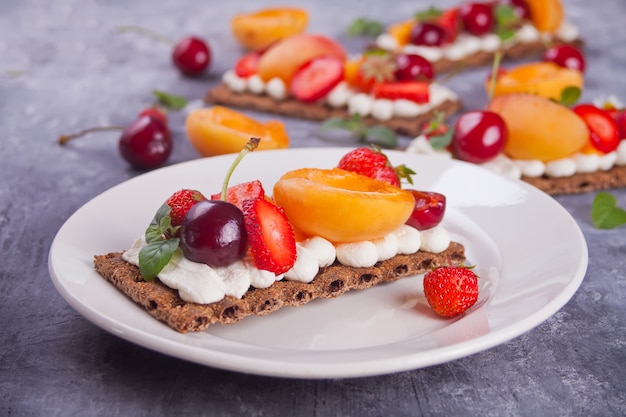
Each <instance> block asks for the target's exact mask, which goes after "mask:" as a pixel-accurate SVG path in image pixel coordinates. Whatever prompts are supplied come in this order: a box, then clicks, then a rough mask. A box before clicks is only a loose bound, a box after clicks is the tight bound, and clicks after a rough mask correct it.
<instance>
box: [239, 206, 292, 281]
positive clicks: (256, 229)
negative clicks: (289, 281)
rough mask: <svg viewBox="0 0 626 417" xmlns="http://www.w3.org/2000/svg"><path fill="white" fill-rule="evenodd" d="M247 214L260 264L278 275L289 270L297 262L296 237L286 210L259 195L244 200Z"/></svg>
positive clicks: (252, 243)
mask: <svg viewBox="0 0 626 417" xmlns="http://www.w3.org/2000/svg"><path fill="white" fill-rule="evenodd" d="M243 213H244V220H245V226H246V232H247V234H248V240H249V243H250V252H251V253H252V257H253V258H254V264H255V265H256V267H257V268H258V269H261V270H265V271H270V272H273V273H274V274H276V275H280V274H283V273H285V272H287V271H289V270H290V269H291V268H292V267H293V264H294V262H295V261H296V239H295V235H294V231H293V227H292V226H291V223H289V220H288V219H287V215H286V214H285V212H284V210H283V209H282V208H280V207H278V206H276V205H274V204H273V203H271V202H270V201H268V200H266V199H265V198H257V199H254V200H246V201H244V203H243Z"/></svg>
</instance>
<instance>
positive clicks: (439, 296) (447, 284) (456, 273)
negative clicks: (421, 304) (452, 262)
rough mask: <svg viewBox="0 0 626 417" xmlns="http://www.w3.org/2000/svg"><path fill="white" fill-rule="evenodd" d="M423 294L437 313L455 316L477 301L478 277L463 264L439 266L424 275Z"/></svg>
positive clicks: (449, 316) (448, 316) (444, 315)
mask: <svg viewBox="0 0 626 417" xmlns="http://www.w3.org/2000/svg"><path fill="white" fill-rule="evenodd" d="M424 295H425V296H426V300H427V301H428V304H429V305H430V306H431V307H432V309H433V310H434V311H435V312H436V313H437V314H439V315H440V316H443V317H447V318H452V317H456V316H458V315H459V314H462V313H464V312H465V311H467V310H468V309H469V308H470V307H472V306H473V305H474V304H476V301H478V277H477V276H476V274H475V273H474V272H473V271H472V270H471V269H469V268H466V267H463V266H458V267H440V268H437V269H434V270H432V271H430V272H428V273H426V275H424Z"/></svg>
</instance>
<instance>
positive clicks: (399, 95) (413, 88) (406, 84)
mask: <svg viewBox="0 0 626 417" xmlns="http://www.w3.org/2000/svg"><path fill="white" fill-rule="evenodd" d="M372 94H373V95H374V97H376V98H386V99H389V100H398V99H405V100H410V101H414V102H416V103H422V104H423V103H428V102H429V101H430V92H429V90H428V83H424V82H421V81H402V82H396V83H381V84H377V85H375V86H374V87H373V88H372Z"/></svg>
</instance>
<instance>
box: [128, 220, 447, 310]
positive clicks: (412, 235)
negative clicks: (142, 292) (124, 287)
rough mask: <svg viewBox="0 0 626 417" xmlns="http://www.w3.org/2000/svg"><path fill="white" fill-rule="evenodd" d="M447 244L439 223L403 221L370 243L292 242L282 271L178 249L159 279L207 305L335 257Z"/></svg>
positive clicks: (353, 258) (131, 258)
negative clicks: (194, 257)
mask: <svg viewBox="0 0 626 417" xmlns="http://www.w3.org/2000/svg"><path fill="white" fill-rule="evenodd" d="M145 244H146V241H145V239H144V238H143V237H140V238H138V239H136V240H135V242H134V243H133V245H132V247H131V248H130V249H128V250H126V251H125V252H124V254H123V255H122V257H123V258H124V260H125V261H126V262H128V263H131V264H133V265H137V266H138V265H139V251H140V250H141V248H142V247H143V246H144V245H145ZM449 245H450V236H449V234H448V231H447V230H446V229H445V228H443V227H441V226H436V227H434V228H432V229H428V230H423V231H418V230H417V229H415V228H413V227H411V226H408V225H402V226H401V227H400V228H398V229H397V230H396V231H394V232H393V233H390V234H389V235H387V236H385V237H383V238H380V239H376V240H374V241H362V242H354V243H343V244H338V245H333V244H332V243H331V242H329V241H328V240H326V239H324V238H321V237H312V238H309V239H307V240H304V241H302V242H298V243H296V262H295V263H294V265H293V267H292V268H291V269H290V270H289V271H287V272H286V273H285V274H283V275H275V274H273V273H272V272H269V271H264V270H259V269H257V268H256V267H255V266H254V262H253V260H252V259H249V258H244V259H242V260H240V261H237V262H235V263H233V264H231V265H229V266H226V267H221V268H212V267H209V266H208V265H206V264H203V263H198V262H193V261H190V260H189V259H187V258H185V256H184V255H183V253H182V250H181V249H180V248H179V249H177V250H176V251H175V252H174V255H173V256H172V260H171V261H170V262H169V263H168V264H167V265H166V266H165V267H164V268H163V270H162V271H161V272H160V273H159V275H158V278H159V280H160V281H161V282H163V284H165V285H167V286H168V287H170V288H172V289H175V290H178V294H179V295H180V298H182V299H183V300H185V301H188V302H194V303H199V304H209V303H214V302H217V301H220V300H221V299H223V298H224V297H225V296H227V295H230V296H232V297H236V298H241V297H242V296H243V295H244V294H245V293H246V291H248V289H249V288H250V287H254V288H267V287H269V286H271V285H272V284H273V283H274V282H276V281H280V280H281V279H287V280H292V281H300V282H311V281H313V279H314V278H315V276H316V275H317V274H318V273H319V270H320V268H324V267H327V266H329V265H331V264H333V263H334V262H335V259H336V260H337V261H339V262H340V263H342V264H343V265H346V266H351V267H357V268H358V267H368V266H373V265H375V264H376V262H378V261H382V260H385V259H389V258H392V257H394V256H395V255H397V254H411V253H415V252H417V251H418V250H420V249H421V250H422V251H425V252H433V253H440V252H442V251H444V250H446V249H447V248H448V246H449Z"/></svg>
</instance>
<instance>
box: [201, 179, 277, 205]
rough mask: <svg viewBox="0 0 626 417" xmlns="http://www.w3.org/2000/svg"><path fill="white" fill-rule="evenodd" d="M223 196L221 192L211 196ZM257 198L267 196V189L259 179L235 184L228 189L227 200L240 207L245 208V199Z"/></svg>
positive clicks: (219, 197) (218, 197) (218, 198)
mask: <svg viewBox="0 0 626 417" xmlns="http://www.w3.org/2000/svg"><path fill="white" fill-rule="evenodd" d="M221 198H222V194H221V193H219V194H213V195H212V196H211V200H220V199H221ZM257 198H265V190H264V189H263V185H262V184H261V181H259V180H254V181H249V182H244V183H241V184H237V185H233V186H232V187H228V189H227V190H226V201H228V202H229V203H232V204H234V205H236V206H237V207H239V208H240V209H243V203H244V201H246V200H254V199H257Z"/></svg>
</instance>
